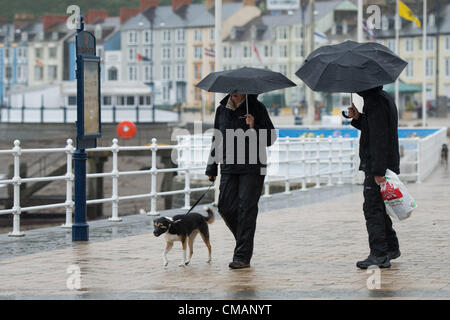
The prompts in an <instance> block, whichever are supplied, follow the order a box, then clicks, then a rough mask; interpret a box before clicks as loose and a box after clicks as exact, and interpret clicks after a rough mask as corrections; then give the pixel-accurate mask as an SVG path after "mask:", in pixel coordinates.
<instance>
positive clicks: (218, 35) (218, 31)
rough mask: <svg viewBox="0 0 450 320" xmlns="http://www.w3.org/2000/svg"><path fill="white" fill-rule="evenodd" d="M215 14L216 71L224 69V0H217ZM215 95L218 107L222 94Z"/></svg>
mask: <svg viewBox="0 0 450 320" xmlns="http://www.w3.org/2000/svg"><path fill="white" fill-rule="evenodd" d="M214 14H215V33H214V40H215V44H216V45H215V51H216V52H215V59H214V60H215V68H214V71H216V72H217V71H222V68H223V67H222V55H223V49H222V0H215V7H214ZM214 96H215V104H216V105H215V107H216V108H217V107H218V106H219V103H220V100H222V99H221V95H220V94H219V93H216V94H214Z"/></svg>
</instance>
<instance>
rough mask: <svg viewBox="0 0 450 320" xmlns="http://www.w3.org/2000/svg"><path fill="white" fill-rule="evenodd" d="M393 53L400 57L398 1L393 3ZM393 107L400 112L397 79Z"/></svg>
mask: <svg viewBox="0 0 450 320" xmlns="http://www.w3.org/2000/svg"><path fill="white" fill-rule="evenodd" d="M395 12H396V13H395V53H396V54H397V55H398V56H399V55H400V48H399V32H400V15H399V10H398V0H396V1H395ZM395 105H396V106H397V112H400V106H399V94H398V78H397V79H396V80H395Z"/></svg>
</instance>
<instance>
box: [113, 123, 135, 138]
mask: <svg viewBox="0 0 450 320" xmlns="http://www.w3.org/2000/svg"><path fill="white" fill-rule="evenodd" d="M116 131H117V134H118V135H119V137H120V138H122V139H131V138H133V137H134V136H135V135H136V125H135V124H134V123H133V122H131V121H122V122H121V123H119V124H118V125H117V128H116Z"/></svg>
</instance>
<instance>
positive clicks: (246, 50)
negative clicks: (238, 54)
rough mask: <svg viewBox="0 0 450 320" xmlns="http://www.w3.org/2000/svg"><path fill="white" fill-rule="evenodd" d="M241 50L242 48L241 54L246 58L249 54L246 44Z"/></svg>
mask: <svg viewBox="0 0 450 320" xmlns="http://www.w3.org/2000/svg"><path fill="white" fill-rule="evenodd" d="M243 50H244V52H243V54H242V56H243V57H244V58H248V56H249V54H248V51H249V50H248V47H247V46H244V48H243Z"/></svg>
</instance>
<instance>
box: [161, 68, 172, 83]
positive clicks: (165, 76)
mask: <svg viewBox="0 0 450 320" xmlns="http://www.w3.org/2000/svg"><path fill="white" fill-rule="evenodd" d="M170 71H171V70H170V65H163V66H162V74H163V80H170Z"/></svg>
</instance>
